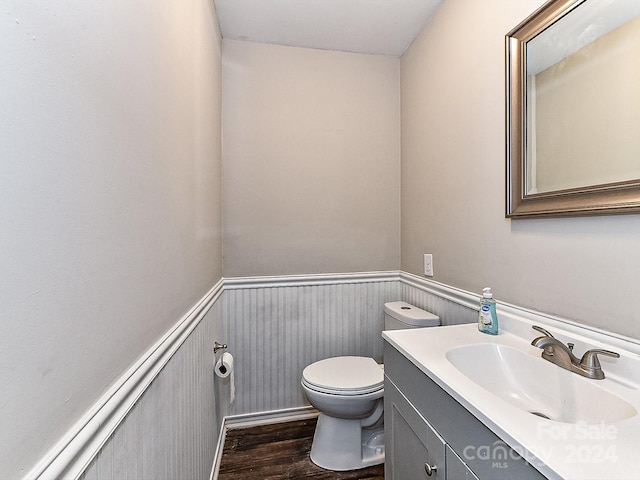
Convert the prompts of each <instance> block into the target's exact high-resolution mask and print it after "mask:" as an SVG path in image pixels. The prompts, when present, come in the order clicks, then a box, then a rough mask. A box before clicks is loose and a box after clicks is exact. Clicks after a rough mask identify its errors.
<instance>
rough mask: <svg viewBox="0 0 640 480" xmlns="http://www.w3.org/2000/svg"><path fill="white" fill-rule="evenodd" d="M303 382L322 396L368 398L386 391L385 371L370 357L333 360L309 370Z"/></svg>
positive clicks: (305, 370)
mask: <svg viewBox="0 0 640 480" xmlns="http://www.w3.org/2000/svg"><path fill="white" fill-rule="evenodd" d="M302 382H303V383H304V384H305V385H306V386H307V387H308V388H310V389H312V390H315V391H318V392H322V393H328V394H332V395H365V394H368V393H373V392H377V391H379V390H382V389H383V388H384V370H383V367H382V365H379V364H377V363H376V361H375V360H374V359H373V358H370V357H351V356H350V357H332V358H326V359H324V360H320V361H318V362H315V363H312V364H311V365H309V366H307V367H306V368H305V369H304V370H303V372H302Z"/></svg>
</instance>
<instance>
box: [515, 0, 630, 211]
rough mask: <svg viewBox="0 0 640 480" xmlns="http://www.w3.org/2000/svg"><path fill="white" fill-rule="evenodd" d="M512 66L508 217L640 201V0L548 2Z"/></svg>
mask: <svg viewBox="0 0 640 480" xmlns="http://www.w3.org/2000/svg"><path fill="white" fill-rule="evenodd" d="M507 69H508V76H507V82H508V85H507V102H508V118H507V120H508V123H509V132H508V139H507V140H508V143H509V145H508V155H509V158H508V165H507V166H508V170H509V172H508V177H509V178H508V182H510V183H509V184H508V186H507V193H508V198H507V216H518V215H524V216H532V215H555V214H561V215H565V214H594V213H610V212H608V211H607V210H618V212H613V213H619V211H620V208H627V207H633V208H638V207H640V0H552V1H550V2H548V3H547V4H545V5H544V6H543V7H542V8H541V9H540V10H538V11H537V12H536V13H534V14H533V15H532V16H531V17H529V18H528V19H527V20H525V22H523V23H522V24H520V25H519V26H518V27H516V29H515V30H514V31H513V32H511V33H510V34H508V35H507ZM620 189H623V190H627V191H626V192H625V194H626V197H625V198H624V199H621V198H620V197H619V196H616V195H615V193H616V192H617V191H619V190H620ZM633 189H636V191H635V193H634V194H633V195H632V196H633V198H631V197H630V195H631V190H633ZM585 194H586V195H585ZM514 195H516V196H515V197H514ZM576 195H580V196H581V197H576ZM594 195H595V196H594ZM603 195H604V196H603ZM605 197H606V198H605ZM614 197H615V199H614ZM612 201H613V204H614V205H615V208H613V209H612V208H611V207H612V204H611V202H612ZM589 202H591V203H589ZM621 202H622V203H624V205H622V203H621ZM518 207H523V208H524V207H526V208H524V209H523V208H520V212H518Z"/></svg>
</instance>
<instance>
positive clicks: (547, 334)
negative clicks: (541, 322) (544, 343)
mask: <svg viewBox="0 0 640 480" xmlns="http://www.w3.org/2000/svg"><path fill="white" fill-rule="evenodd" d="M531 328H533V329H534V330H536V331H538V332H540V333H542V334H543V335H546V336H547V337H551V338H555V337H554V336H553V335H551V334H550V333H549V331H548V330H545V329H544V328H542V327H540V326H538V325H531Z"/></svg>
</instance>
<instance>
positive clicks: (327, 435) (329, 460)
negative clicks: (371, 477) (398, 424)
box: [311, 413, 384, 472]
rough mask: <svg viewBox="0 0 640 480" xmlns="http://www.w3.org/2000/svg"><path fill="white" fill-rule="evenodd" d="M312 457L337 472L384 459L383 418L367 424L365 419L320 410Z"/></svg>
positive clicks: (369, 464) (321, 464)
mask: <svg viewBox="0 0 640 480" xmlns="http://www.w3.org/2000/svg"><path fill="white" fill-rule="evenodd" d="M311 461H312V462H313V463H315V464H316V465H317V466H319V467H321V468H324V469H327V470H334V471H337V472H340V471H346V470H357V469H360V468H365V467H369V466H372V465H379V464H380V463H384V425H383V423H382V419H380V420H379V421H378V422H376V423H375V424H374V425H372V426H370V427H363V420H362V419H345V418H336V417H330V416H329V415H326V414H324V413H320V415H319V416H318V423H317V424H316V431H315V434H314V435H313V444H312V445H311Z"/></svg>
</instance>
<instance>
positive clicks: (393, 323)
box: [301, 302, 440, 471]
mask: <svg viewBox="0 0 640 480" xmlns="http://www.w3.org/2000/svg"><path fill="white" fill-rule="evenodd" d="M436 325H440V319H439V318H438V317H437V316H436V315H434V314H432V313H429V312H427V311H425V310H422V309H420V308H417V307H414V306H413V305H410V304H408V303H406V302H389V303H385V304H384V329H385V330H398V329H404V328H422V327H433V326H436ZM301 384H302V389H303V391H304V393H305V394H306V396H307V399H308V400H309V402H310V403H311V405H313V406H314V407H315V408H316V409H317V410H318V411H319V412H320V414H319V416H318V423H317V424H316V431H315V434H314V436H313V443H312V445H311V461H312V462H313V463H315V464H316V465H318V466H319V467H322V468H325V469H327V470H334V471H345V470H356V469H359V468H365V467H368V466H371V465H377V464H380V463H383V462H384V424H383V408H384V407H383V405H384V404H383V395H384V366H383V365H380V364H378V363H377V362H376V361H375V360H374V359H373V358H370V357H356V356H344V357H332V358H326V359H324V360H319V361H317V362H315V363H312V364H311V365H309V366H307V367H306V368H305V369H304V370H303V372H302V381H301Z"/></svg>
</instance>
